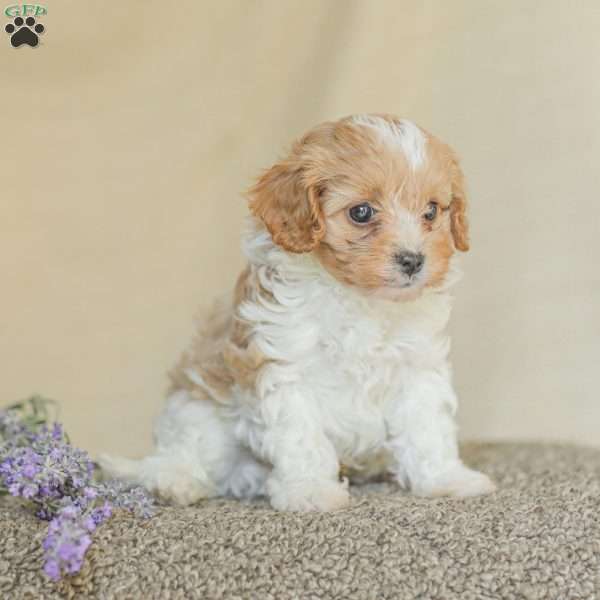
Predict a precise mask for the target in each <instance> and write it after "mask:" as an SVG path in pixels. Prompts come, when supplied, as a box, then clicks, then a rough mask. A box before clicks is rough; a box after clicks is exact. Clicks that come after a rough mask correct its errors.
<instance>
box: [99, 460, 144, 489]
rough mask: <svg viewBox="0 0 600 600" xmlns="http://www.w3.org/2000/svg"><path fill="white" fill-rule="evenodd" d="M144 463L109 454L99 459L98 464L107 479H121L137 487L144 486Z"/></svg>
mask: <svg viewBox="0 0 600 600" xmlns="http://www.w3.org/2000/svg"><path fill="white" fill-rule="evenodd" d="M142 462H143V461H142V460H131V459H129V458H120V457H117V456H110V455H109V454H101V455H100V456H99V457H98V464H99V465H100V468H101V469H102V473H103V475H104V476H105V477H106V478H110V479H119V480H121V481H125V482H127V483H132V484H135V485H142V481H141V475H142V471H143V469H142Z"/></svg>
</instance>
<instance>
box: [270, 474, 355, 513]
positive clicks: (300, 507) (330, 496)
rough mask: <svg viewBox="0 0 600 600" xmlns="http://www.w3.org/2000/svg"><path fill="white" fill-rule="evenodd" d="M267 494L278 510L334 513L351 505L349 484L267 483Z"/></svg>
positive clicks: (311, 481)
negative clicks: (333, 511)
mask: <svg viewBox="0 0 600 600" xmlns="http://www.w3.org/2000/svg"><path fill="white" fill-rule="evenodd" d="M267 494H268V496H269V499H270V501H271V506H272V507H273V508H275V509H276V510H285V511H295V512H309V511H332V510H337V509H339V508H344V506H347V505H348V504H349V503H350V494H349V493H348V482H347V481H344V482H343V483H339V482H337V481H330V480H328V479H326V480H314V479H309V480H304V481H294V482H291V481H280V480H279V479H277V478H274V477H271V478H270V479H269V480H268V481H267Z"/></svg>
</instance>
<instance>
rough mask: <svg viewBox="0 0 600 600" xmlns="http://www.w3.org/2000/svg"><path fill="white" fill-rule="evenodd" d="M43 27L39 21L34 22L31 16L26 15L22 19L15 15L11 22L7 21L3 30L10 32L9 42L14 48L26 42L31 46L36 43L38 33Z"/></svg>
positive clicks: (42, 30) (42, 31) (33, 46)
mask: <svg viewBox="0 0 600 600" xmlns="http://www.w3.org/2000/svg"><path fill="white" fill-rule="evenodd" d="M44 29H45V27H44V26H43V25H42V24H41V23H36V22H35V19H34V18H33V17H27V18H26V19H25V20H23V19H22V18H21V17H16V18H15V20H14V21H13V22H12V23H9V24H8V25H7V26H6V27H5V28H4V30H5V31H6V33H9V34H11V36H10V43H11V45H12V46H13V47H14V48H18V47H19V46H22V45H23V44H27V45H28V46H31V47H32V48H35V47H36V46H37V45H38V42H39V40H40V38H39V34H40V33H44Z"/></svg>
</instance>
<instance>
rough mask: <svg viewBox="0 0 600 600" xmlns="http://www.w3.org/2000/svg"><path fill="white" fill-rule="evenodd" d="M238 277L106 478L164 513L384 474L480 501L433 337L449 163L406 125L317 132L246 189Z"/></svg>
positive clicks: (289, 497) (380, 120)
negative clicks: (161, 402)
mask: <svg viewBox="0 0 600 600" xmlns="http://www.w3.org/2000/svg"><path fill="white" fill-rule="evenodd" d="M248 195H249V205H250V211H251V213H252V215H253V216H252V217H251V218H250V221H249V226H248V231H247V233H246V235H245V238H244V240H243V250H244V253H245V255H246V257H247V259H248V266H247V267H246V269H245V270H244V271H243V272H242V274H241V275H240V277H239V279H238V281H237V285H236V287H235V291H234V292H233V294H232V295H231V297H229V298H228V299H227V300H226V301H224V302H222V303H220V304H219V305H218V306H217V307H216V308H215V309H214V311H213V313H212V314H211V315H210V316H209V318H208V319H206V321H205V323H204V325H203V326H202V327H201V328H200V330H199V332H198V333H197V336H196V338H195V340H194V341H193V342H192V344H191V346H190V348H189V350H188V351H187V352H186V353H185V354H184V355H183V356H182V358H181V360H180V361H179V364H178V365H177V366H176V367H175V369H174V370H173V371H172V373H171V388H170V392H169V396H168V400H167V404H166V408H165V409H164V412H163V413H162V415H161V416H160V417H159V418H158V421H157V424H156V430H155V441H156V449H155V451H154V454H152V455H151V456H149V457H147V458H144V459H142V460H127V459H119V458H110V457H103V458H102V459H101V465H102V467H103V468H104V469H105V471H107V472H108V473H109V474H111V475H112V476H116V477H118V478H121V479H124V480H127V481H129V482H132V483H136V484H141V485H143V486H145V487H146V488H148V489H149V490H150V491H152V492H155V493H157V494H159V495H160V496H162V497H163V498H165V499H167V500H170V501H173V502H175V503H178V504H183V505H185V504H190V503H193V502H196V501H197V500H199V499H201V498H209V497H213V496H223V495H230V496H234V497H238V498H249V497H254V496H258V495H266V496H268V498H269V500H270V502H271V505H272V506H273V507H274V508H276V509H278V510H292V511H313V510H317V511H328V510H334V509H338V508H341V507H343V506H345V505H347V504H348V502H349V494H348V480H347V478H345V477H344V478H341V477H340V469H341V468H342V467H343V469H344V472H345V473H348V474H349V476H350V478H351V479H352V478H354V479H356V480H361V481H364V480H367V479H369V478H371V477H375V476H378V475H382V474H389V475H391V476H392V477H393V478H394V479H395V480H396V481H397V482H398V484H400V486H402V487H403V488H408V489H410V490H411V491H412V493H414V494H417V495H420V496H440V495H449V496H472V495H477V494H485V493H488V492H491V491H492V490H493V489H494V485H493V483H492V482H491V481H490V479H489V478H488V477H487V476H485V475H483V474H482V473H479V472H477V471H473V470H471V469H469V468H468V467H466V466H465V465H464V464H463V463H462V462H461V460H460V458H459V455H458V448H457V439H456V426H455V422H454V414H455V411H456V402H457V401H456V396H455V393H454V391H453V388H452V383H451V376H450V366H449V363H448V349H449V340H448V337H447V335H446V333H445V332H444V330H445V327H446V324H447V322H448V318H449V315H450V305H451V296H450V292H449V290H450V287H451V285H452V284H453V283H454V282H455V281H456V279H457V276H458V273H457V267H456V264H455V263H456V261H455V251H456V250H460V251H463V252H464V251H466V250H467V249H468V247H469V244H468V237H467V220H466V217H465V209H466V198H465V190H464V181H463V174H462V172H461V169H460V166H459V163H458V160H457V158H456V155H455V154H454V152H453V151H452V150H451V149H450V148H449V147H448V146H447V145H446V144H444V143H442V142H441V141H440V140H438V139H437V138H436V137H434V136H433V135H431V134H430V133H428V132H426V131H424V130H423V129H421V128H419V127H417V126H416V125H415V124H413V123H411V122H410V121H406V120H399V119H397V118H395V117H393V116H390V115H357V116H351V117H347V118H344V119H341V120H339V121H336V122H327V123H323V124H321V125H318V126H317V127H315V128H314V129H312V130H311V131H309V132H308V133H307V134H306V135H304V137H302V138H301V139H300V140H299V141H297V142H296V143H295V144H294V145H293V146H292V149H291V152H290V153H289V155H288V156H287V157H286V158H285V159H283V160H281V161H280V162H278V163H277V164H275V165H274V166H273V167H271V168H270V169H269V170H268V171H266V172H265V173H264V174H263V175H262V176H261V177H260V179H259V180H258V182H257V183H256V185H254V187H252V188H251V190H250V191H249V194H248Z"/></svg>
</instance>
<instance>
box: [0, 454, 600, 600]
mask: <svg viewBox="0 0 600 600" xmlns="http://www.w3.org/2000/svg"><path fill="white" fill-rule="evenodd" d="M463 455H464V457H465V459H466V461H467V462H468V463H470V464H471V465H473V466H475V467H477V468H480V469H482V470H484V471H485V472H487V473H489V474H490V475H492V476H493V477H494V478H495V480H496V481H497V483H498V484H499V490H498V491H497V492H496V493H495V494H493V495H491V496H488V497H483V498H472V499H466V500H445V499H435V500H432V499H420V498H413V497H411V496H408V495H406V494H403V493H401V492H398V491H397V490H396V489H395V488H394V487H393V486H392V485H391V484H386V483H381V484H371V485H368V486H362V487H355V488H353V496H354V497H353V502H352V504H351V506H350V507H349V508H347V509H345V510H343V511H339V512H336V513H333V514H308V515H306V514H305V515H302V514H282V513H276V512H274V511H272V510H271V509H270V508H269V507H268V506H267V505H266V504H265V503H264V502H253V503H246V504H244V503H240V502H235V501H230V500H213V501H206V502H203V503H200V504H199V505H197V506H195V507H190V508H185V509H180V508H165V509H163V510H162V511H161V512H160V514H158V515H157V516H156V517H154V518H153V519H151V520H149V521H137V520H134V519H132V518H130V517H128V516H117V517H115V518H113V519H112V520H111V521H110V522H109V523H108V524H106V525H104V526H103V527H102V528H100V529H99V530H98V532H97V533H96V535H95V539H94V544H93V546H92V549H91V550H90V551H89V553H88V558H87V560H86V565H85V567H84V569H83V571H82V572H81V574H80V575H79V576H77V577H76V578H74V579H72V580H71V581H69V582H68V583H67V582H64V583H61V584H58V585H56V584H53V583H50V582H48V581H47V580H45V578H44V576H43V575H42V573H41V550H40V543H41V539H42V537H43V535H44V526H43V525H41V524H39V523H38V522H36V520H35V519H34V518H33V517H31V516H29V515H28V514H27V513H25V512H24V511H23V510H22V509H21V508H19V507H17V506H15V505H14V504H12V503H7V502H4V503H2V504H0V597H1V598H10V599H18V598H32V599H33V598H35V599H38V598H60V597H67V598H69V597H70V598H119V599H121V598H132V599H134V598H135V599H138V598H139V599H154V598H157V599H159V598H160V599H162V598H165V599H167V598H182V599H183V598H185V599H187V598H203V599H210V598H257V599H269V598H278V599H279V598H282V599H283V598H340V599H354V598H356V599H371V598H372V599H380V598H398V599H411V598H420V599H440V600H442V599H443V600H448V599H452V598H460V599H461V600H470V599H475V598H477V599H479V598H490V599H491V598H494V599H509V598H511V599H512V598H515V599H516V598H524V599H541V598H545V599H565V600H575V599H582V600H583V599H585V600H593V599H595V598H600V451H599V450H593V449H586V448H576V447H569V446H542V445H535V444H532V445H519V444H511V445H508V444H489V445H473V446H468V447H466V448H465V450H464V452H463Z"/></svg>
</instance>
